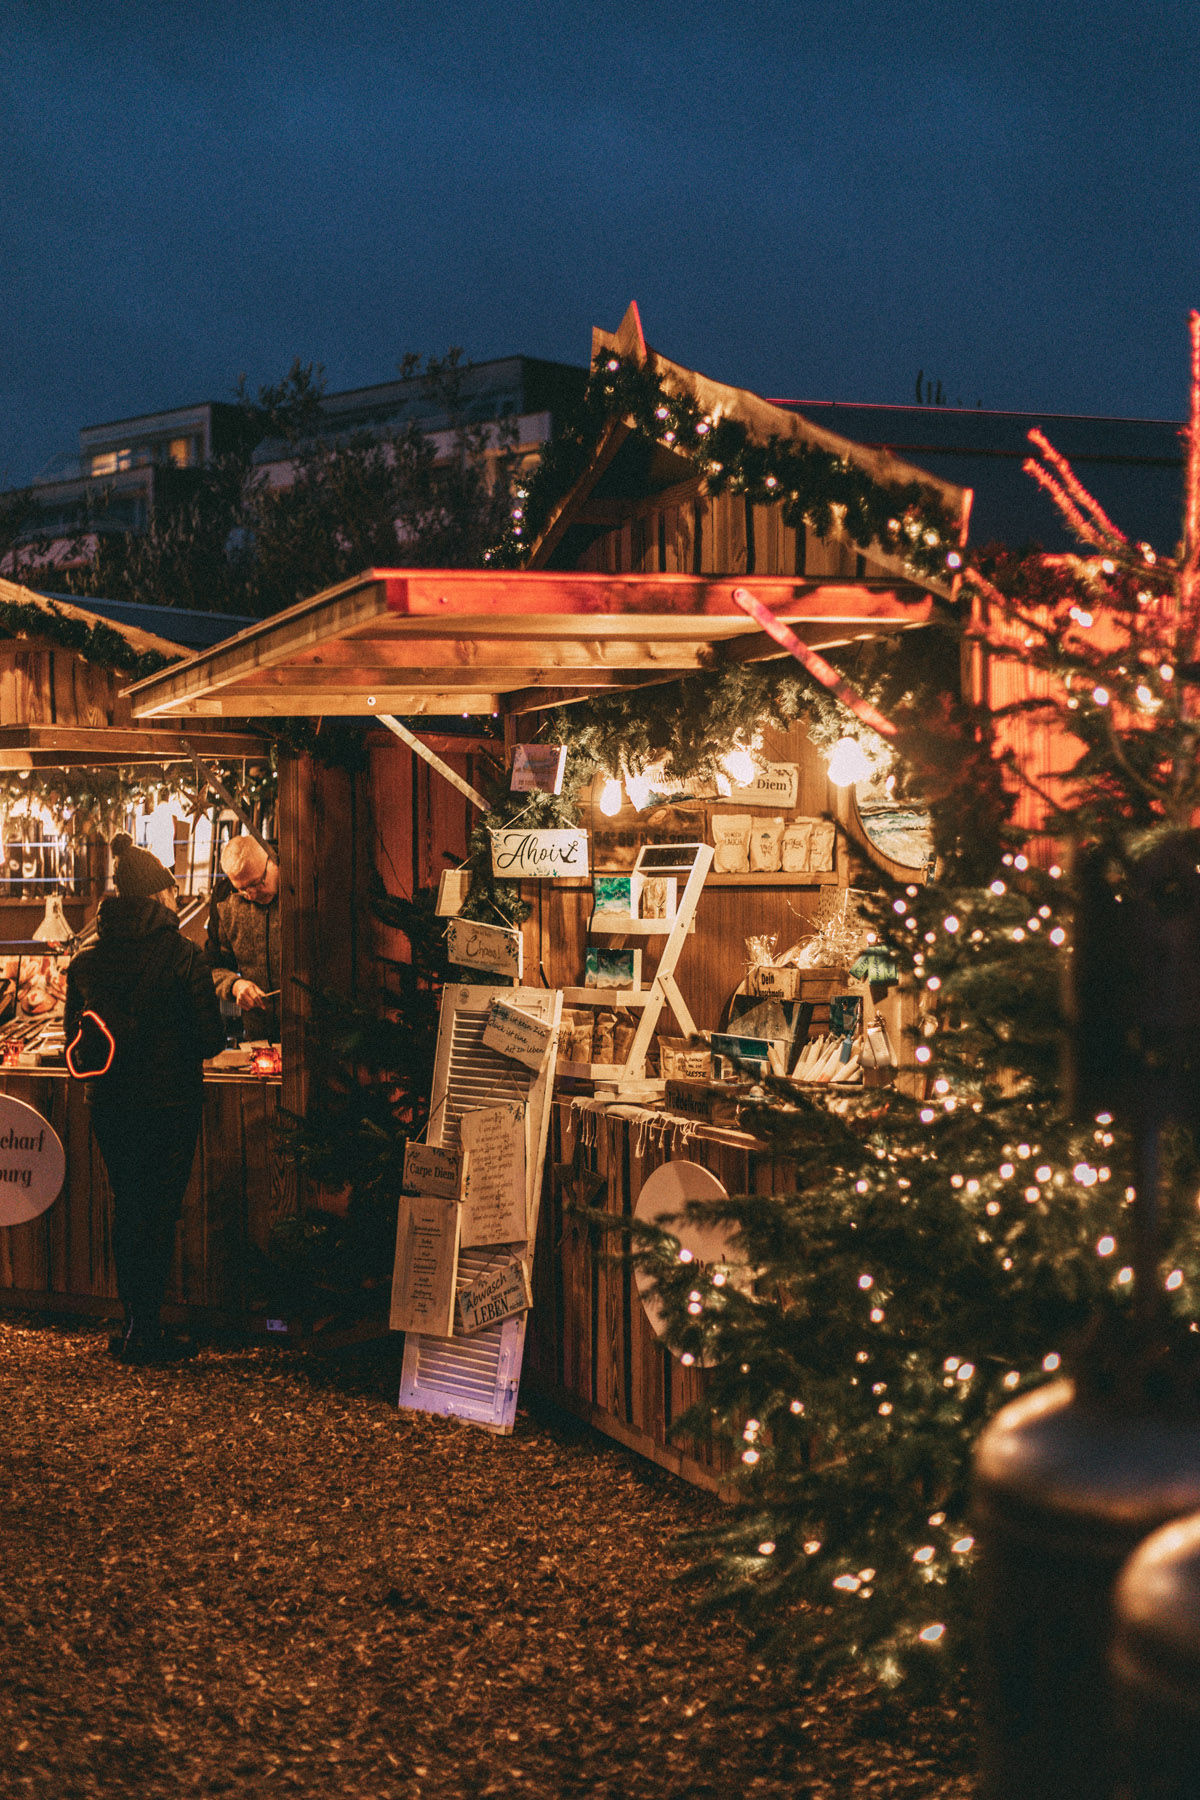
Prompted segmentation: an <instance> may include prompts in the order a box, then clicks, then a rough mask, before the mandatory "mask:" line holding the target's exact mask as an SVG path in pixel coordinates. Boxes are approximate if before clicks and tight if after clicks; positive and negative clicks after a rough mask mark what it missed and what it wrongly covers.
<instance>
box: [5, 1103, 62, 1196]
mask: <svg viewBox="0 0 1200 1800" xmlns="http://www.w3.org/2000/svg"><path fill="white" fill-rule="evenodd" d="M66 1170H67V1159H66V1152H65V1150H64V1149H63V1146H62V1140H61V1138H60V1137H59V1136H58V1133H57V1132H56V1131H55V1130H54V1128H53V1126H51V1125H49V1124H47V1122H46V1120H45V1119H44V1118H43V1117H42V1115H41V1113H40V1112H38V1111H36V1109H35V1108H34V1107H32V1106H29V1105H28V1104H27V1103H26V1102H25V1101H24V1100H14V1099H13V1097H12V1095H11V1094H0V1225H26V1224H28V1223H29V1221H30V1220H31V1219H36V1218H37V1217H38V1216H39V1214H41V1213H44V1212H45V1210H46V1208H47V1207H48V1206H50V1205H52V1204H53V1202H54V1201H55V1200H57V1198H58V1195H59V1192H60V1190H61V1188H62V1184H63V1179H64V1177H65V1175H66Z"/></svg>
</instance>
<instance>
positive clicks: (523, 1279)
mask: <svg viewBox="0 0 1200 1800" xmlns="http://www.w3.org/2000/svg"><path fill="white" fill-rule="evenodd" d="M532 1305H533V1297H532V1295H531V1293H530V1289H529V1273H528V1271H527V1269H526V1267H525V1264H524V1263H523V1262H522V1261H521V1258H520V1257H519V1256H514V1257H511V1258H509V1259H508V1260H507V1261H506V1262H503V1263H501V1264H500V1266H499V1267H498V1268H494V1269H485V1270H484V1272H483V1274H482V1275H477V1276H476V1277H475V1279H474V1281H473V1282H472V1283H471V1285H470V1287H465V1288H463V1289H462V1291H461V1292H460V1294H459V1296H458V1313H459V1320H460V1322H461V1326H462V1331H463V1334H464V1336H466V1337H470V1336H471V1334H472V1332H475V1331H482V1330H483V1328H484V1326H485V1325H498V1324H499V1323H500V1321H501V1319H511V1318H512V1317H513V1315H514V1314H516V1313H523V1312H528V1311H529V1308H530V1307H531V1306H532Z"/></svg>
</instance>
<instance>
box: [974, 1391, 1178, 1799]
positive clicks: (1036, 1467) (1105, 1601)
mask: <svg viewBox="0 0 1200 1800" xmlns="http://www.w3.org/2000/svg"><path fill="white" fill-rule="evenodd" d="M1197 1510H1200V1425H1198V1424H1197V1423H1195V1422H1194V1421H1189V1422H1179V1421H1176V1420H1172V1419H1170V1418H1159V1417H1154V1416H1149V1415H1145V1414H1131V1413H1122V1412H1119V1411H1116V1410H1109V1409H1106V1408H1103V1407H1101V1406H1099V1405H1096V1404H1085V1403H1081V1402H1077V1401H1076V1399H1075V1390H1074V1386H1073V1384H1072V1383H1071V1382H1069V1381H1056V1382H1054V1383H1052V1384H1051V1385H1049V1386H1047V1387H1044V1388H1038V1389H1036V1390H1035V1391H1034V1392H1033V1393H1030V1394H1026V1395H1023V1396H1022V1397H1021V1399H1019V1400H1015V1401H1013V1403H1012V1404H1011V1405H1010V1406H1006V1407H1005V1408H1004V1410H1003V1411H1002V1412H1000V1413H998V1414H997V1415H996V1417H995V1418H994V1419H993V1420H992V1422H991V1423H990V1425H989V1426H988V1427H987V1429H986V1431H985V1432H984V1433H983V1435H982V1437H981V1438H980V1441H979V1445H978V1447H977V1450H976V1456H975V1498H974V1517H975V1522H976V1535H977V1537H978V1540H979V1562H978V1564H977V1568H978V1577H979V1585H980V1595H979V1643H978V1667H979V1683H978V1685H979V1689H980V1701H981V1765H982V1766H981V1775H982V1781H981V1788H980V1793H981V1795H982V1797H983V1800H1112V1797H1113V1796H1115V1795H1116V1794H1117V1793H1118V1792H1119V1788H1118V1787H1117V1751H1118V1745H1117V1733H1116V1731H1115V1729H1114V1724H1113V1718H1112V1689H1111V1686H1110V1683H1109V1679H1108V1674H1107V1666H1106V1652H1107V1647H1108V1641H1109V1638H1110V1635H1111V1622H1112V1590H1113V1584H1114V1582H1115V1580H1116V1577H1117V1573H1118V1570H1119V1569H1120V1567H1121V1564H1122V1563H1123V1562H1124V1561H1125V1559H1126V1557H1127V1556H1128V1555H1129V1554H1130V1552H1131V1551H1132V1550H1133V1549H1134V1548H1135V1547H1136V1545H1138V1544H1139V1543H1140V1542H1141V1540H1142V1539H1143V1538H1145V1537H1147V1536H1148V1535H1149V1533H1150V1532H1152V1531H1154V1530H1156V1528H1157V1527H1158V1526H1160V1525H1163V1524H1165V1523H1166V1522H1167V1521H1168V1520H1170V1519H1175V1518H1178V1517H1179V1516H1180V1515H1181V1514H1184V1513H1189V1512H1194V1511H1197ZM1197 1792H1200V1789H1197Z"/></svg>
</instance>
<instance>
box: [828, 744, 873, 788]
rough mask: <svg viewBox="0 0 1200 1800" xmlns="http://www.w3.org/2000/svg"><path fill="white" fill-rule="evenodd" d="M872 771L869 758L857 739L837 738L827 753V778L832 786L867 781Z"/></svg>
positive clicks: (849, 785)
mask: <svg viewBox="0 0 1200 1800" xmlns="http://www.w3.org/2000/svg"><path fill="white" fill-rule="evenodd" d="M872 773H873V770H872V767H871V761H870V758H869V757H868V756H867V754H866V752H865V750H864V749H863V747H862V745H861V744H860V743H859V741H858V739H857V738H855V737H842V738H839V739H838V741H837V743H836V744H835V745H834V746H833V749H832V750H831V751H830V754H829V779H830V781H832V783H833V785H834V787H853V785H854V783H855V782H856V781H869V780H870V779H871V775H872Z"/></svg>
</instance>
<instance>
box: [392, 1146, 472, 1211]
mask: <svg viewBox="0 0 1200 1800" xmlns="http://www.w3.org/2000/svg"><path fill="white" fill-rule="evenodd" d="M465 1174H466V1158H465V1156H464V1155H463V1153H462V1151H461V1150H443V1149H442V1148H441V1146H440V1145H439V1144H416V1143H413V1142H411V1141H410V1142H409V1143H407V1144H406V1145H405V1146H404V1191H405V1193H408V1194H437V1195H438V1196H439V1197H440V1198H441V1199H443V1200H461V1199H462V1191H463V1179H464V1176H465Z"/></svg>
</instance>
